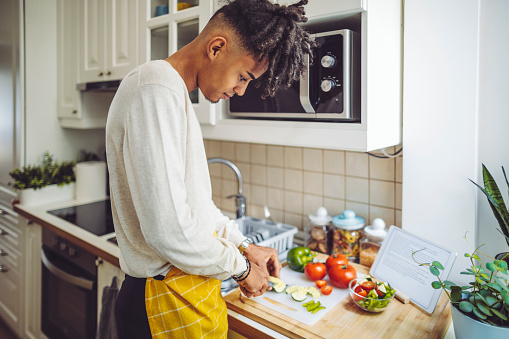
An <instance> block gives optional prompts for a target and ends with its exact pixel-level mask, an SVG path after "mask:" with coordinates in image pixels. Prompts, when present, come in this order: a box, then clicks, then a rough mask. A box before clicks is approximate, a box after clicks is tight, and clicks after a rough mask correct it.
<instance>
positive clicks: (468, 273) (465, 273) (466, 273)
mask: <svg viewBox="0 0 509 339" xmlns="http://www.w3.org/2000/svg"><path fill="white" fill-rule="evenodd" d="M460 274H463V275H475V273H471V272H465V271H463V272H460Z"/></svg>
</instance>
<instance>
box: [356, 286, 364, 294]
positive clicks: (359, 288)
mask: <svg viewBox="0 0 509 339" xmlns="http://www.w3.org/2000/svg"><path fill="white" fill-rule="evenodd" d="M353 291H354V292H355V293H359V292H360V291H364V289H363V288H362V287H361V286H360V285H357V287H355V288H354V290H353Z"/></svg>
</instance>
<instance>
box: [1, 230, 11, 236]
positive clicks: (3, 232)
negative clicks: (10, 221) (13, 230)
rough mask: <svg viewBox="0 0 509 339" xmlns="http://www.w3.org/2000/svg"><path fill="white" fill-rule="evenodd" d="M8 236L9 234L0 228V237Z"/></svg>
mask: <svg viewBox="0 0 509 339" xmlns="http://www.w3.org/2000/svg"><path fill="white" fill-rule="evenodd" d="M8 234H9V233H7V232H5V231H4V230H3V229H1V228H0V235H2V236H4V237H5V236H6V235H8Z"/></svg>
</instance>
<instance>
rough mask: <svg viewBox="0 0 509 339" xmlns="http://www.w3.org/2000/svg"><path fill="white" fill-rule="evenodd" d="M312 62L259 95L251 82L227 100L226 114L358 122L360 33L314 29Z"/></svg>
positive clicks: (251, 117) (259, 91) (246, 116)
mask: <svg viewBox="0 0 509 339" xmlns="http://www.w3.org/2000/svg"><path fill="white" fill-rule="evenodd" d="M312 36H313V38H314V40H315V41H316V47H315V48H313V57H314V62H313V63H311V64H310V63H309V60H308V62H307V69H306V71H305V72H303V74H302V75H301V77H300V79H299V80H298V81H295V82H294V83H293V84H292V86H291V87H290V88H288V89H286V90H280V91H278V92H276V94H275V95H274V96H273V97H267V98H265V99H262V98H261V89H259V88H256V87H255V86H254V85H253V84H251V85H250V86H248V88H247V89H246V92H245V94H244V95H243V96H234V97H232V98H230V100H229V107H228V110H227V115H228V116H229V117H230V118H247V119H265V120H266V119H276V120H297V121H298V120H306V121H309V120H312V121H336V122H359V121H360V116H361V112H360V111H361V107H360V106H361V105H360V102H361V100H360V92H361V83H360V78H361V76H360V73H361V72H360V70H361V62H360V41H359V40H360V35H359V33H356V32H353V31H351V30H348V29H343V30H336V31H330V32H322V33H316V34H313V35H312Z"/></svg>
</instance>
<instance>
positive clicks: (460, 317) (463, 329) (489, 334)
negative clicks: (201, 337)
mask: <svg viewBox="0 0 509 339" xmlns="http://www.w3.org/2000/svg"><path fill="white" fill-rule="evenodd" d="M451 311H452V323H453V325H454V334H455V335H456V339H471V338H483V339H490V338H509V327H498V326H492V325H489V324H485V323H482V322H480V321H478V320H475V319H473V318H470V317H469V316H467V315H465V314H463V313H462V312H461V311H460V310H458V309H457V308H456V307H455V306H454V305H453V304H451Z"/></svg>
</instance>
